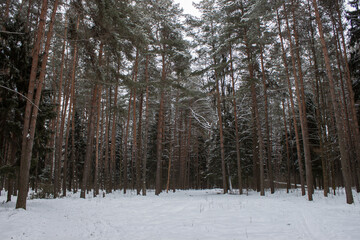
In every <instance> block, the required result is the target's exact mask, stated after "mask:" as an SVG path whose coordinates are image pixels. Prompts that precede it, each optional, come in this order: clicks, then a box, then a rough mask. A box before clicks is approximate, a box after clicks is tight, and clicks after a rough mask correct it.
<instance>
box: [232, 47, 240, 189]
mask: <svg viewBox="0 0 360 240" xmlns="http://www.w3.org/2000/svg"><path fill="white" fill-rule="evenodd" d="M229 52H230V76H231V85H232V92H233V108H234V122H235V141H236V143H235V145H236V163H237V175H238V176H237V177H238V184H239V194H240V195H241V194H243V186H242V176H241V154H240V137H239V126H238V119H237V107H236V94H235V78H234V67H233V57H232V48H231V46H230V48H229Z"/></svg>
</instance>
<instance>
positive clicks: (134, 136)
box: [132, 49, 141, 195]
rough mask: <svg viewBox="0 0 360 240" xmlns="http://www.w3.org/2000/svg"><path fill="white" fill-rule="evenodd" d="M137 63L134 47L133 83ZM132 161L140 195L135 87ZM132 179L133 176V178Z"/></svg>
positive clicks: (137, 56) (135, 80) (137, 53)
mask: <svg viewBox="0 0 360 240" xmlns="http://www.w3.org/2000/svg"><path fill="white" fill-rule="evenodd" d="M138 65H139V49H136V58H135V66H134V83H135V84H136V82H137V77H138ZM133 92H134V93H133V146H132V148H133V158H134V160H133V162H134V163H135V171H136V189H137V194H138V195H140V188H139V186H140V184H141V183H140V182H141V175H140V159H139V158H138V149H137V131H136V130H137V129H136V124H137V122H136V121H137V120H136V87H134V89H133ZM133 181H134V178H133Z"/></svg>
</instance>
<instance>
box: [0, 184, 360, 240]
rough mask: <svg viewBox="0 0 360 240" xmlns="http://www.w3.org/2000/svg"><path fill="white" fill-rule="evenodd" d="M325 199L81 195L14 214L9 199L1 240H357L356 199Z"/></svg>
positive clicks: (201, 193)
mask: <svg viewBox="0 0 360 240" xmlns="http://www.w3.org/2000/svg"><path fill="white" fill-rule="evenodd" d="M336 194H337V195H336V196H334V195H330V196H329V197H327V198H325V197H323V195H322V192H321V191H316V192H315V195H314V201H312V202H309V201H307V197H306V196H301V192H300V191H299V190H292V191H291V193H290V194H286V192H285V191H284V190H278V191H277V192H276V193H275V194H272V195H271V194H270V193H269V192H266V196H265V197H260V196H259V194H258V193H256V192H248V193H247V194H244V195H241V196H239V195H231V194H226V195H223V194H221V190H220V189H217V190H189V191H176V192H175V193H172V192H171V193H170V192H169V193H168V194H167V193H161V194H160V196H155V195H154V192H153V191H149V192H148V196H146V197H144V196H136V193H135V192H129V193H128V194H126V195H124V194H123V193H122V192H120V191H119V192H114V193H112V194H108V195H106V197H105V198H103V197H96V198H93V197H91V194H89V195H88V196H87V199H85V200H84V199H80V198H79V193H77V194H69V195H68V196H67V197H65V198H60V199H33V200H28V202H27V210H26V211H25V210H19V209H17V210H15V200H16V198H14V197H13V199H12V202H9V203H5V200H6V194H5V192H4V191H2V193H1V196H0V239H1V240H11V239H13V240H18V239H31V240H42V239H44V240H45V239H46V240H48V239H54V240H55V239H59V240H60V239H61V240H64V239H69V240H72V239H74V240H82V239H86V240H87V239H90V240H92V239H99V240H100V239H101V240H107V239H114V240H121V239H124V240H137V239H139V240H140V239H144V240H145V239H146V240H177V239H178V240H190V239H191V240H195V239H206V240H211V239H214V240H215V239H216V240H219V239H224V240H232V239H277V240H280V239H284V240H288V239H316V240H320V239H327V240H329V239H341V240H346V239H354V240H355V239H359V236H360V194H357V193H355V192H354V200H355V203H354V204H352V205H348V204H346V202H345V194H344V192H343V190H338V191H337V192H336Z"/></svg>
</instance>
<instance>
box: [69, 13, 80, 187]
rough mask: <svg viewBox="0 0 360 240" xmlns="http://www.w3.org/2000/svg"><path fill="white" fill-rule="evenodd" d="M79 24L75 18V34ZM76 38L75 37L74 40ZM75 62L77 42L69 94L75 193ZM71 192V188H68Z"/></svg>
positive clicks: (72, 179)
mask: <svg viewBox="0 0 360 240" xmlns="http://www.w3.org/2000/svg"><path fill="white" fill-rule="evenodd" d="M79 23H80V17H79V16H78V17H77V21H76V32H77V31H78V30H79ZM77 39H78V37H77V36H76V40H77ZM76 60H77V41H75V43H74V52H73V63H72V70H71V84H72V88H71V90H72V92H71V98H72V106H71V107H72V117H71V133H72V134H71V149H72V150H71V160H70V161H71V164H72V174H71V175H72V177H71V186H72V188H73V190H74V192H75V189H76V187H75V174H76V163H75V105H76V104H75V101H76V97H75V71H76ZM70 190H71V188H70Z"/></svg>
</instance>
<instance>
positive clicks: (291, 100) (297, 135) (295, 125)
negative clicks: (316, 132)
mask: <svg viewBox="0 0 360 240" xmlns="http://www.w3.org/2000/svg"><path fill="white" fill-rule="evenodd" d="M276 16H277V22H278V31H279V37H280V42H281V49H282V58H283V61H284V67H285V73H286V80H287V84H288V90H289V97H290V104H291V105H290V106H291V112H292V117H293V122H294V131H295V138H296V151H297V157H298V162H299V174H300V184H301V193H302V195H303V196H304V195H305V180H304V170H303V164H302V157H301V148H300V137H299V131H298V125H297V120H296V114H295V104H294V98H293V91H292V88H291V82H290V74H289V68H288V65H287V60H286V52H285V47H284V41H283V38H282V34H281V22H280V18H279V13H278V10H276Z"/></svg>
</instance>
